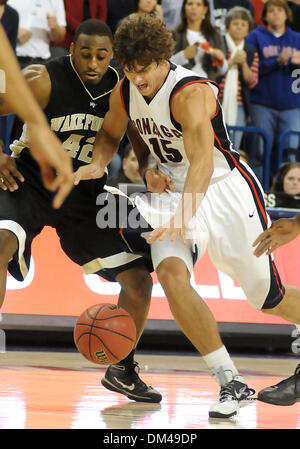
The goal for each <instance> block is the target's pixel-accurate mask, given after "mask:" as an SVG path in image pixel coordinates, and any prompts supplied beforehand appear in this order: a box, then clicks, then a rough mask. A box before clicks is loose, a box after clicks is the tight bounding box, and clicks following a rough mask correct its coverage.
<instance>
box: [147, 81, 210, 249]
mask: <svg viewBox="0 0 300 449" xmlns="http://www.w3.org/2000/svg"><path fill="white" fill-rule="evenodd" d="M171 108H172V113H173V115H174V117H176V120H177V121H178V122H179V123H180V124H181V127H182V136H183V141H184V146H185V151H186V155H187V157H188V160H189V162H190V165H189V169H188V172H187V176H186V179H185V184H184V189H183V192H182V199H181V202H180V204H179V206H178V208H177V210H176V213H175V215H174V217H173V218H172V219H171V220H170V222H169V223H167V224H165V225H164V226H162V227H160V228H157V229H154V230H153V231H152V232H151V234H150V236H149V238H148V240H147V242H148V243H152V242H154V241H156V240H165V239H166V238H167V237H168V236H170V238H171V241H175V240H176V239H177V237H180V238H182V240H183V241H184V242H186V234H187V231H188V226H189V223H190V220H191V219H192V217H193V216H194V215H195V213H196V211H197V209H198V207H199V206H200V203H201V201H202V199H203V197H204V195H205V193H206V190H207V188H208V185H209V182H210V179H211V176H212V173H213V145H214V134H213V129H212V125H211V121H210V117H212V116H213V114H214V113H215V110H216V98H215V95H214V93H213V91H212V89H211V87H209V86H206V85H203V86H202V85H191V86H187V87H185V88H184V89H182V90H181V91H180V92H179V93H178V94H177V95H175V96H174V99H173V102H172V104H171Z"/></svg>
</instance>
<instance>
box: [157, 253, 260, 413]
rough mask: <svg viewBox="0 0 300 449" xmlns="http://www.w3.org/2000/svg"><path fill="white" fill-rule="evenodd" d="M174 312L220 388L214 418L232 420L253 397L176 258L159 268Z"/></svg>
mask: <svg viewBox="0 0 300 449" xmlns="http://www.w3.org/2000/svg"><path fill="white" fill-rule="evenodd" d="M156 271H157V275H158V280H159V281H160V283H161V285H162V287H163V289H164V291H165V294H166V296H167V298H168V302H169V306H170V309H171V312H172V314H173V316H174V318H175V320H176V322H177V323H178V325H179V326H180V328H181V329H182V331H183V332H184V334H185V335H186V336H187V338H188V339H189V340H190V341H191V343H192V344H193V345H194V346H195V347H196V349H197V350H198V351H199V352H200V354H202V357H203V359H204V361H205V363H206V364H207V366H208V368H209V369H210V370H211V372H212V374H213V377H214V379H215V380H216V381H217V382H218V384H219V385H220V386H221V390H220V396H219V400H218V401H217V402H216V403H215V404H213V405H212V406H211V407H210V410H209V416H210V417H211V418H230V417H231V416H234V415H236V414H237V413H238V410H239V407H240V406H242V405H246V403H247V400H248V399H249V398H250V397H251V396H252V395H253V394H254V390H252V389H250V388H248V386H247V385H246V383H245V380H244V379H243V377H242V376H241V375H240V374H239V373H238V371H237V369H236V367H235V365H234V363H233V361H232V360H231V358H230V355H229V354H228V351H227V349H226V348H225V346H224V345H223V342H222V340H221V337H220V334H219V330H218V325H217V323H216V320H215V318H214V316H213V314H212V313H211V311H210V309H209V308H208V306H207V305H206V303H205V301H203V300H202V298H201V297H200V296H199V295H198V294H197V292H196V291H195V290H194V289H193V288H192V286H191V284H190V274H189V272H188V270H187V268H186V266H185V263H184V262H183V261H182V260H180V259H177V258H175V257H173V258H169V259H165V260H163V261H162V262H161V263H160V265H159V266H158V268H157V270H156Z"/></svg>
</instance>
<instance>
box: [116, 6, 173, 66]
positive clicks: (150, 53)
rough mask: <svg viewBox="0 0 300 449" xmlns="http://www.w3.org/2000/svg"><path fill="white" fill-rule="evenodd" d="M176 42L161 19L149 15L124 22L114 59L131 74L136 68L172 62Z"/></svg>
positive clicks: (118, 30)
mask: <svg viewBox="0 0 300 449" xmlns="http://www.w3.org/2000/svg"><path fill="white" fill-rule="evenodd" d="M174 48H175V42H174V40H173V37H172V33H171V32H170V31H169V30H168V29H167V27H166V25H165V24H164V23H163V22H162V21H161V20H160V19H158V18H156V17H152V15H150V14H144V15H141V16H135V17H132V18H129V19H127V20H124V22H122V23H121V25H120V26H119V27H118V29H117V31H116V33H115V36H114V44H113V51H114V58H115V59H116V61H117V62H118V63H119V64H120V65H121V66H122V67H125V66H126V67H127V68H128V69H129V70H132V69H134V67H135V64H136V63H137V64H139V65H141V66H143V67H147V66H149V65H150V64H152V62H157V63H159V62H161V61H162V60H166V59H170V58H171V56H172V55H173V51H174Z"/></svg>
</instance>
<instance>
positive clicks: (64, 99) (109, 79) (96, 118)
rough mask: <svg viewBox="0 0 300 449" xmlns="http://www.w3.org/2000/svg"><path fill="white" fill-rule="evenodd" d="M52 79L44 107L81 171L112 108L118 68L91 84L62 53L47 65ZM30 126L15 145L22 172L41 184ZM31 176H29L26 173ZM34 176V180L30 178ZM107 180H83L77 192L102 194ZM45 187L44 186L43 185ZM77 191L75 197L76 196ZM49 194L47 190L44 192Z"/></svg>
mask: <svg viewBox="0 0 300 449" xmlns="http://www.w3.org/2000/svg"><path fill="white" fill-rule="evenodd" d="M46 67H47V71H48V73H49V76H50V79H51V86H52V89H51V95H50V99H49V103H48V105H47V106H46V108H45V109H44V112H45V114H46V117H47V119H48V122H49V124H50V127H51V129H52V130H53V131H54V132H55V134H56V135H57V137H58V138H59V139H60V141H61V142H62V144H63V147H64V148H65V149H66V150H67V151H68V152H69V153H70V155H71V157H72V161H73V169H74V171H75V170H77V169H78V168H79V167H80V166H81V165H85V164H88V163H90V162H91V160H92V149H93V144H94V141H95V137H96V134H97V132H98V131H99V130H100V128H101V126H102V123H103V119H104V116H105V114H106V112H107V111H108V109H109V96H110V93H111V91H112V89H113V88H114V87H115V85H116V84H117V82H118V80H119V76H118V73H117V71H116V70H115V69H114V68H113V67H111V66H109V68H108V70H107V72H106V73H105V75H104V76H103V78H102V79H101V81H100V83H98V84H97V85H96V86H92V85H91V86H89V87H87V86H86V85H85V84H84V83H83V82H82V80H81V78H80V77H79V75H78V74H77V72H76V69H75V67H74V66H73V63H72V60H71V57H70V56H62V57H60V58H57V59H54V60H52V61H50V62H49V63H47V64H46ZM26 143H27V137H26V126H25V129H24V131H23V134H22V136H21V138H20V140H19V141H15V142H14V143H13V144H12V145H11V149H12V151H13V152H14V153H15V154H16V155H17V156H19V159H18V161H17V163H18V166H19V168H20V171H21V172H22V173H24V172H25V173H24V175H25V178H26V180H27V181H28V182H33V181H32V179H33V178H35V184H36V185H37V184H38V182H39V183H41V178H40V170H39V166H38V165H37V164H36V162H35V161H34V159H33V158H32V157H31V155H30V152H29V150H28V148H27V147H26ZM26 175H27V176H26ZM29 178H30V179H29ZM105 181H106V175H105V176H104V177H103V178H102V179H101V180H90V181H81V182H80V183H79V185H78V186H76V187H74V189H73V191H78V188H79V190H80V191H81V192H82V193H84V192H85V193H89V192H90V193H92V194H96V193H99V191H100V190H101V188H102V187H103V185H104V183H105ZM41 188H42V186H41ZM73 191H72V192H71V196H74V193H73ZM44 193H46V192H44Z"/></svg>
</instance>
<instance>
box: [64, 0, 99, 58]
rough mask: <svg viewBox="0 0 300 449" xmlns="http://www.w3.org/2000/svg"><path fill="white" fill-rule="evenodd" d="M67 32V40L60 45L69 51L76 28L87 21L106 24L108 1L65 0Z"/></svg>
mask: <svg viewBox="0 0 300 449" xmlns="http://www.w3.org/2000/svg"><path fill="white" fill-rule="evenodd" d="M64 2H65V11H66V21H67V32H66V37H65V39H64V40H63V41H62V42H60V43H59V46H60V47H63V48H65V49H66V50H68V51H69V48H70V45H71V42H73V35H74V32H75V30H76V28H77V27H78V26H79V25H80V24H81V22H83V21H84V20H87V19H98V20H101V21H102V22H106V19H107V4H106V3H107V2H106V0H76V1H74V0H64Z"/></svg>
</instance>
